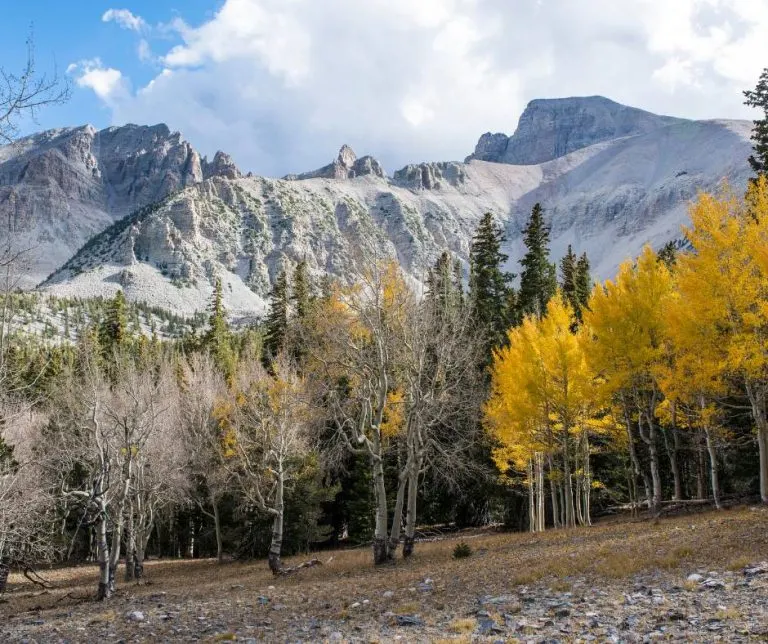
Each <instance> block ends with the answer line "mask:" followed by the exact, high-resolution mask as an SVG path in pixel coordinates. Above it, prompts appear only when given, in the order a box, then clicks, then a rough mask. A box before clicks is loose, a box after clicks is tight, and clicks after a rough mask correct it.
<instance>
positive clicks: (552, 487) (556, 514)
mask: <svg viewBox="0 0 768 644" xmlns="http://www.w3.org/2000/svg"><path fill="white" fill-rule="evenodd" d="M547 464H548V465H549V491H550V494H551V495H552V523H553V525H554V527H555V528H559V527H560V506H559V504H558V502H557V484H556V482H555V478H556V476H555V468H554V465H553V463H552V455H551V454H547Z"/></svg>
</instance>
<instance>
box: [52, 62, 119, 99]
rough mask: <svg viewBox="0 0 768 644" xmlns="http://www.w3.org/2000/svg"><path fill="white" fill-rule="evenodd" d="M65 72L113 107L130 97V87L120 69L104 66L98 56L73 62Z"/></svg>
mask: <svg viewBox="0 0 768 644" xmlns="http://www.w3.org/2000/svg"><path fill="white" fill-rule="evenodd" d="M67 73H68V74H72V75H73V76H74V77H75V82H76V83H77V85H78V86H79V87H87V88H89V89H91V90H93V92H94V93H95V94H96V96H98V97H99V98H100V99H101V100H102V101H104V103H106V104H107V106H109V107H111V108H113V109H116V108H118V107H119V105H120V104H121V102H123V101H125V100H127V99H129V98H130V88H129V86H128V83H127V81H126V79H125V78H124V77H123V74H122V73H121V72H120V70H118V69H113V68H111V67H104V65H103V64H102V62H101V60H99V59H98V58H94V59H91V60H83V61H80V62H79V63H73V64H71V65H69V67H67Z"/></svg>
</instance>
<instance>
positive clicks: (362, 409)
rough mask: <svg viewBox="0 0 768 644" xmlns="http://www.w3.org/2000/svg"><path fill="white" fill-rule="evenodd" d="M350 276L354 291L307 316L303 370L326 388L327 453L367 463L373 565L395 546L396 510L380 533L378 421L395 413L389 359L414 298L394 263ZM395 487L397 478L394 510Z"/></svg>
mask: <svg viewBox="0 0 768 644" xmlns="http://www.w3.org/2000/svg"><path fill="white" fill-rule="evenodd" d="M357 277H358V281H357V283H356V284H355V285H354V286H352V287H350V288H346V289H342V288H338V289H336V290H335V292H334V293H333V294H331V295H330V297H328V298H327V300H326V301H325V302H324V303H323V304H322V305H321V306H319V307H318V309H317V310H316V311H315V314H314V318H313V319H312V320H311V321H310V323H309V324H308V325H307V329H308V332H309V333H310V334H311V336H312V337H311V338H310V339H309V341H308V342H307V343H306V346H308V347H309V356H310V357H309V368H310V369H311V370H312V371H313V372H314V375H315V378H316V379H317V380H318V381H319V382H323V383H325V385H326V387H327V389H326V392H325V395H324V397H323V398H324V404H325V405H326V407H327V408H328V409H329V410H330V413H331V415H332V417H333V422H334V423H335V425H336V432H335V439H336V445H335V447H337V448H340V451H342V452H349V453H353V454H360V455H365V456H367V457H368V459H369V463H370V467H371V473H372V476H373V489H374V498H375V501H376V522H375V529H374V538H373V561H374V564H377V565H378V564H382V563H385V562H387V561H389V560H391V559H392V558H393V556H394V549H395V548H396V544H397V542H399V531H400V524H399V523H398V522H397V521H398V519H397V512H396V513H395V522H394V523H393V524H392V531H391V533H390V531H388V504H387V500H388V499H387V487H386V481H385V477H384V458H385V455H386V453H387V451H388V449H389V448H390V447H391V446H392V443H393V441H392V440H391V438H392V437H390V436H389V435H388V433H389V432H388V427H390V426H391V425H392V423H391V422H390V423H387V424H385V423H386V421H387V414H388V412H389V413H393V414H396V413H397V406H396V405H394V404H393V393H394V392H395V390H396V384H397V383H396V379H397V373H396V372H397V360H396V354H397V350H398V347H399V345H400V344H401V343H402V340H403V337H404V330H403V327H404V325H405V323H406V320H407V318H408V315H409V314H410V313H411V312H412V310H413V301H414V298H413V293H412V292H411V290H410V289H408V288H407V286H406V284H405V283H404V281H403V279H402V276H401V274H400V272H399V268H398V267H397V266H396V265H395V264H394V263H387V264H385V263H381V262H377V261H376V260H375V258H374V259H373V260H372V261H371V262H369V263H368V266H367V268H366V269H365V270H363V271H361V273H360V274H359V275H358V276H357ZM403 485H404V483H403V478H402V477H401V479H400V482H399V488H400V489H399V490H398V496H399V504H400V506H402V495H403V493H404V492H403V490H404V488H403V487H402V486H403ZM393 546H394V547H393Z"/></svg>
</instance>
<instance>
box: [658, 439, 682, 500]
mask: <svg viewBox="0 0 768 644" xmlns="http://www.w3.org/2000/svg"><path fill="white" fill-rule="evenodd" d="M670 432H671V434H672V444H671V445H670V441H669V436H667V431H666V430H665V429H662V435H663V437H664V447H665V449H666V450H667V457H668V458H669V469H670V471H671V472H672V480H673V485H674V491H673V493H672V500H673V501H679V500H681V499H682V498H683V484H682V481H681V479H680V464H679V462H678V459H677V451H678V448H679V446H680V438H679V437H678V431H677V428H676V427H675V426H674V425H673V426H672V429H671V430H670Z"/></svg>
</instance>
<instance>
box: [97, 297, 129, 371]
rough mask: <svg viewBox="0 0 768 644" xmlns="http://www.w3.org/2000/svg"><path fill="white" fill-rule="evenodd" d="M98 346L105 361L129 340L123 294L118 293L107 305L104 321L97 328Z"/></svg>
mask: <svg viewBox="0 0 768 644" xmlns="http://www.w3.org/2000/svg"><path fill="white" fill-rule="evenodd" d="M98 335H99V344H100V345H101V350H102V353H103V355H104V356H105V358H106V359H107V360H109V359H110V358H111V356H112V355H114V351H115V349H118V348H120V347H122V346H123V345H124V344H125V343H126V342H127V340H128V338H129V332H128V316H127V314H126V303H125V294H124V293H123V291H122V290H120V291H118V292H117V293H116V294H115V297H113V298H112V299H111V300H110V301H109V302H108V303H107V307H106V311H105V314H104V319H103V320H102V322H101V325H100V326H99V334H98Z"/></svg>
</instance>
